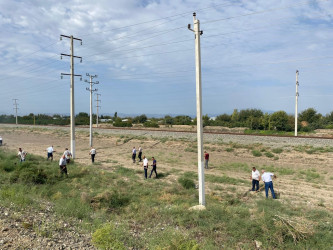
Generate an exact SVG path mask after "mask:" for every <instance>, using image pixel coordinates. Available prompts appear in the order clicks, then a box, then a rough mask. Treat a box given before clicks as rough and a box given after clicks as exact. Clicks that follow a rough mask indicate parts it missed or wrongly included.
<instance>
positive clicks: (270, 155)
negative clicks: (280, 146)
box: [265, 151, 274, 158]
mask: <svg viewBox="0 0 333 250" xmlns="http://www.w3.org/2000/svg"><path fill="white" fill-rule="evenodd" d="M265 155H266V157H268V158H272V157H274V154H272V153H271V152H269V151H268V152H265Z"/></svg>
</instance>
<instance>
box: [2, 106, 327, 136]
mask: <svg viewBox="0 0 333 250" xmlns="http://www.w3.org/2000/svg"><path fill="white" fill-rule="evenodd" d="M96 118H97V117H96V115H93V123H96ZM99 119H106V120H107V122H108V123H112V124H113V126H116V127H132V126H133V125H134V124H142V125H143V126H144V127H159V126H160V125H166V126H172V125H196V122H197V121H196V118H194V119H193V118H192V117H190V116H187V115H178V116H170V115H166V116H164V117H163V118H148V117H147V116H146V115H145V114H142V115H139V116H135V117H123V118H121V117H118V115H117V112H115V114H114V116H106V115H101V116H100V117H99ZM202 119H203V126H223V127H229V128H234V127H247V128H249V129H251V130H276V131H293V130H294V128H295V117H294V115H290V114H287V113H286V112H285V111H277V112H274V113H271V114H270V113H264V112H263V111H261V110H260V109H242V110H239V111H238V110H237V109H235V110H234V111H233V113H232V114H226V113H224V114H221V115H218V116H216V117H209V116H208V115H204V116H203V117H202ZM15 121H16V118H15V116H13V115H0V123H15ZM18 123H19V124H36V125H49V124H54V125H69V124H70V118H69V116H62V115H58V114H55V115H45V114H37V115H34V114H32V113H31V114H29V115H26V116H19V117H18ZM75 123H76V125H89V123H90V118H89V114H88V113H85V112H80V113H78V114H77V115H76V117H75ZM319 128H327V129H332V128H333V111H332V112H330V113H329V114H326V115H325V116H324V115H322V114H320V113H318V112H317V111H316V110H315V109H314V108H308V109H306V110H304V111H302V112H301V113H299V114H298V124H297V129H298V131H304V132H309V131H313V130H315V129H319Z"/></svg>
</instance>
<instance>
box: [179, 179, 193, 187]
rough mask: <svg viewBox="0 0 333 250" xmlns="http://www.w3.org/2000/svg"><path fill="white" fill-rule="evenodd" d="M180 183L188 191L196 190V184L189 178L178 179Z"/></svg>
mask: <svg viewBox="0 0 333 250" xmlns="http://www.w3.org/2000/svg"><path fill="white" fill-rule="evenodd" d="M178 182H179V183H180V184H181V185H182V186H183V187H184V188H186V189H191V188H195V183H194V181H193V180H191V179H189V178H187V177H181V178H179V179H178Z"/></svg>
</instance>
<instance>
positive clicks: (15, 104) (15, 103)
mask: <svg viewBox="0 0 333 250" xmlns="http://www.w3.org/2000/svg"><path fill="white" fill-rule="evenodd" d="M13 101H14V106H15V108H14V110H15V116H16V125H17V124H18V123H17V110H18V109H19V108H18V107H17V105H18V103H17V102H16V101H18V99H13Z"/></svg>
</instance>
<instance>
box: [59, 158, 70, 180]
mask: <svg viewBox="0 0 333 250" xmlns="http://www.w3.org/2000/svg"><path fill="white" fill-rule="evenodd" d="M66 165H67V162H66V156H65V155H62V156H61V157H60V160H59V168H60V173H61V176H62V175H63V174H66V176H67V177H68V174H67V167H66Z"/></svg>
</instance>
